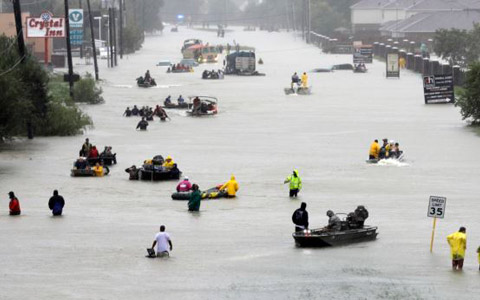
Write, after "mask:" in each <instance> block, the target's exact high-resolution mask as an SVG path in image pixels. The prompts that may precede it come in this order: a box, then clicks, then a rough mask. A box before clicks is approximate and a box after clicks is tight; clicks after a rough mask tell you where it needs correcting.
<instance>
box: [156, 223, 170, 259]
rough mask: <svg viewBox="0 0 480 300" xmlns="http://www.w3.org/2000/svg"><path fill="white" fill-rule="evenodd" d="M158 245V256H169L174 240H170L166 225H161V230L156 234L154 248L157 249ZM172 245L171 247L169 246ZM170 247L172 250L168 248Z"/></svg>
mask: <svg viewBox="0 0 480 300" xmlns="http://www.w3.org/2000/svg"><path fill="white" fill-rule="evenodd" d="M155 245H157V256H159V257H163V256H169V255H170V254H169V251H172V248H173V246H172V241H171V240H170V235H168V233H166V232H165V226H164V225H162V226H160V232H159V233H157V234H156V235H155V240H154V241H153V245H152V249H155ZM169 246H170V247H169ZM168 249H170V250H168Z"/></svg>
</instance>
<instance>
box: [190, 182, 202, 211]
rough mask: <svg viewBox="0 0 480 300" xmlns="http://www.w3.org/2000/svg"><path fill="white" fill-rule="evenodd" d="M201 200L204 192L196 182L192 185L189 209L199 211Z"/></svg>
mask: <svg viewBox="0 0 480 300" xmlns="http://www.w3.org/2000/svg"><path fill="white" fill-rule="evenodd" d="M201 201H202V192H201V191H200V189H199V188H198V185H197V184H194V185H192V193H191V194H190V200H188V211H199V210H200V202H201Z"/></svg>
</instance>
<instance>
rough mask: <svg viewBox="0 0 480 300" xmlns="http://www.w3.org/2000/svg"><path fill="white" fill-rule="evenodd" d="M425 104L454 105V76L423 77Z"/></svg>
mask: <svg viewBox="0 0 480 300" xmlns="http://www.w3.org/2000/svg"><path fill="white" fill-rule="evenodd" d="M423 95H424V97H425V104H430V103H453V102H455V96H454V92H453V75H452V74H449V75H428V76H424V77H423Z"/></svg>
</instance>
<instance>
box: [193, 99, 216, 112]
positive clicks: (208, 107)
mask: <svg viewBox="0 0 480 300" xmlns="http://www.w3.org/2000/svg"><path fill="white" fill-rule="evenodd" d="M214 109H215V107H214V104H213V103H207V102H203V101H202V100H200V98H199V97H195V98H194V99H193V107H192V115H201V114H206V113H208V112H209V111H212V110H214Z"/></svg>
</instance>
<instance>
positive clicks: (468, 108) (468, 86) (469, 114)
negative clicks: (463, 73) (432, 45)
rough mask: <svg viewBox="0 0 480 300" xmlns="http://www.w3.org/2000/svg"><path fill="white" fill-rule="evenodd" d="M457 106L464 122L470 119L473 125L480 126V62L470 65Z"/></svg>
mask: <svg viewBox="0 0 480 300" xmlns="http://www.w3.org/2000/svg"><path fill="white" fill-rule="evenodd" d="M455 106H459V107H460V113H461V114H462V117H463V119H464V120H466V119H469V120H471V121H472V124H476V125H479V124H480V62H474V63H472V64H471V65H470V69H469V71H468V72H467V77H466V80H465V85H464V89H463V90H460V91H459V97H458V100H457V102H456V103H455Z"/></svg>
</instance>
